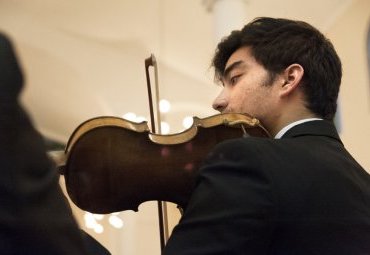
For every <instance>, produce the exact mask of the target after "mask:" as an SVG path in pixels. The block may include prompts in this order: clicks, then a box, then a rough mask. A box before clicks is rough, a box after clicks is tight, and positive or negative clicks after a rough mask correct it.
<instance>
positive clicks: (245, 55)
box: [225, 46, 256, 69]
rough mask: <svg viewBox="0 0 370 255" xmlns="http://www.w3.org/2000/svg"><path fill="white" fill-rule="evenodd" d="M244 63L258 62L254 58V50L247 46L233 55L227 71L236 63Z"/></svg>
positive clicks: (229, 60)
mask: <svg viewBox="0 0 370 255" xmlns="http://www.w3.org/2000/svg"><path fill="white" fill-rule="evenodd" d="M237 61H243V62H246V63H247V62H256V60H255V58H254V57H253V54H252V50H251V48H250V47H248V46H245V47H241V48H239V49H237V50H236V51H234V52H233V54H231V56H230V57H229V59H228V60H227V62H226V65H225V69H226V68H227V67H228V66H230V65H232V64H233V63H234V62H237Z"/></svg>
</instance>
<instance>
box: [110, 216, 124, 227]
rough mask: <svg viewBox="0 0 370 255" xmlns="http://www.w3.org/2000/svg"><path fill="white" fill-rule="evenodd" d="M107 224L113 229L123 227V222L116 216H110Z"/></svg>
mask: <svg viewBox="0 0 370 255" xmlns="http://www.w3.org/2000/svg"><path fill="white" fill-rule="evenodd" d="M109 223H110V224H111V225H112V226H113V227H115V228H122V227H123V221H122V220H121V219H120V218H119V217H118V216H115V215H111V216H110V217H109Z"/></svg>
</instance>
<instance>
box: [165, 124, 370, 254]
mask: <svg viewBox="0 0 370 255" xmlns="http://www.w3.org/2000/svg"><path fill="white" fill-rule="evenodd" d="M164 254H165V255H172V254H176V255H183V254H192V255H195V254H202V255H205V254H213V255H216V254H284V255H289V254H297V255H298V254H299V255H304V254H317V255H324V254H336V255H338V254H343V255H349V254H353V255H355V254H356V255H359V254H370V176H369V174H368V173H367V172H365V170H364V169H363V168H362V167H361V166H360V165H359V164H358V163H357V162H356V161H355V160H354V159H353V158H352V157H351V155H350V154H349V153H348V152H347V151H346V149H345V148H344V146H343V144H342V142H341V141H340V139H339V136H338V134H337V131H336V129H335V127H334V125H333V124H332V123H330V122H327V121H312V122H307V123H304V124H300V125H297V126H295V127H293V128H292V129H290V130H289V131H288V132H287V133H286V134H285V135H284V136H283V138H282V139H276V140H275V139H265V138H254V137H251V138H244V139H235V140H229V141H226V142H224V143H222V144H220V145H219V146H217V147H216V148H215V150H214V151H213V152H212V153H211V154H210V155H209V157H208V159H207V161H206V163H205V164H204V166H203V167H202V168H201V170H200V175H199V178H198V180H197V183H196V187H195V190H194V193H193V195H192V197H191V199H190V202H189V204H188V206H187V208H186V210H185V213H184V215H183V217H182V219H181V220H180V223H179V224H178V226H176V227H175V229H174V231H173V233H172V235H171V237H170V240H169V242H168V243H167V246H166V249H165V251H164Z"/></svg>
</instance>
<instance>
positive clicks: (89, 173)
mask: <svg viewBox="0 0 370 255" xmlns="http://www.w3.org/2000/svg"><path fill="white" fill-rule="evenodd" d="M193 120H194V123H193V125H192V127H191V128H189V129H187V130H185V131H184V132H181V133H178V134H170V135H158V134H153V133H151V132H150V130H149V128H148V125H147V122H142V123H134V122H131V121H128V120H125V119H121V118H117V117H99V118H94V119H91V120H88V121H86V122H84V123H82V124H81V125H80V126H79V127H77V129H76V130H75V131H74V132H73V134H72V136H71V137H70V139H69V141H68V144H67V147H66V151H65V154H66V163H65V166H64V169H63V171H64V175H65V180H66V187H67V192H68V194H69V196H70V198H71V199H72V201H73V202H74V203H75V204H76V205H77V206H78V207H80V208H81V209H83V210H86V211H89V212H92V213H99V214H104V213H111V212H116V211H124V210H134V211H137V210H138V206H139V205H140V204H141V203H143V202H146V201H151V200H160V201H168V202H172V203H175V204H178V205H179V206H180V207H182V208H185V207H186V205H187V202H188V200H189V198H190V195H191V193H192V190H193V186H194V183H195V180H196V176H197V173H198V170H199V168H200V166H201V164H202V162H203V160H204V159H205V158H206V156H207V154H208V153H209V152H210V151H211V149H212V148H213V147H214V146H215V145H216V144H217V143H219V142H221V141H223V140H226V139H231V138H239V137H242V136H245V135H246V134H248V135H252V136H261V137H268V136H269V135H268V132H267V131H266V130H265V129H264V128H263V127H262V126H261V124H260V123H259V121H258V120H256V119H254V118H251V117H250V116H247V115H244V114H219V115H215V116H212V117H208V118H205V119H199V118H197V117H194V118H193Z"/></svg>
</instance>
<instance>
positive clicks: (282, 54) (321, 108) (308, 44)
mask: <svg viewBox="0 0 370 255" xmlns="http://www.w3.org/2000/svg"><path fill="white" fill-rule="evenodd" d="M243 46H249V47H250V48H251V52H252V54H253V56H254V58H255V59H256V60H257V62H258V63H260V64H261V65H262V66H263V67H264V68H265V69H266V70H267V71H268V72H269V73H270V77H275V75H276V74H279V73H281V72H282V71H284V69H285V68H287V67H288V66H289V65H291V64H294V63H297V64H300V65H301V66H302V67H303V69H304V75H303V79H302V88H303V91H304V93H305V97H306V107H307V108H308V109H309V110H311V111H312V112H313V113H315V114H317V115H318V116H321V117H322V118H324V119H328V120H332V119H333V117H334V115H335V112H336V108H337V98H338V93H339V87H340V83H341V77H342V65H341V61H340V59H339V57H338V55H337V53H336V51H335V49H334V47H333V45H332V43H331V42H330V41H329V40H328V39H327V38H326V37H325V36H324V35H323V34H322V33H321V32H320V31H318V30H317V29H316V28H314V27H313V26H311V25H309V24H308V23H306V22H303V21H294V20H288V19H275V18H266V17H262V18H257V19H255V20H253V21H252V22H250V23H248V24H247V25H246V26H244V27H243V29H242V30H236V31H233V32H231V34H230V35H229V36H228V37H225V38H224V39H223V40H222V41H221V42H220V43H219V44H218V46H217V48H216V52H215V55H214V57H213V60H212V66H213V67H214V69H215V79H216V80H220V79H221V78H222V76H223V73H224V70H225V65H226V63H227V60H228V59H229V58H230V56H231V55H232V54H233V53H234V52H235V51H236V50H237V49H239V48H240V47H243Z"/></svg>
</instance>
